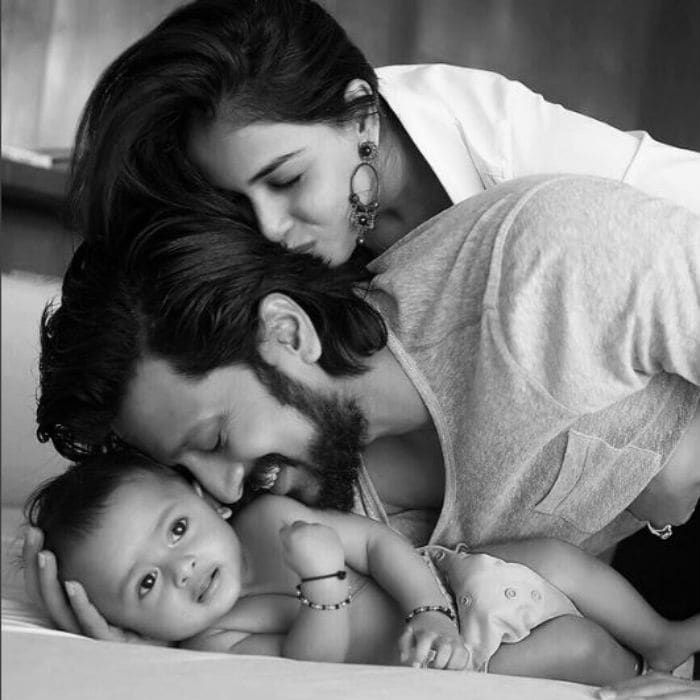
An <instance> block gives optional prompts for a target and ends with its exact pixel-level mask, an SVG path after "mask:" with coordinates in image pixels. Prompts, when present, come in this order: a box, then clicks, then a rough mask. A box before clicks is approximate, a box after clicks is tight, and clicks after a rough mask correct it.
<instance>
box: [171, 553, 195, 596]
mask: <svg viewBox="0 0 700 700" xmlns="http://www.w3.org/2000/svg"><path fill="white" fill-rule="evenodd" d="M196 568H197V561H196V559H195V557H194V555H193V554H187V555H185V556H184V557H180V558H179V559H178V560H177V561H175V562H174V563H173V578H174V580H175V585H176V586H177V587H178V588H182V587H183V586H186V585H187V582H188V581H189V580H190V577H191V576H192V574H193V573H194V571H195V569H196Z"/></svg>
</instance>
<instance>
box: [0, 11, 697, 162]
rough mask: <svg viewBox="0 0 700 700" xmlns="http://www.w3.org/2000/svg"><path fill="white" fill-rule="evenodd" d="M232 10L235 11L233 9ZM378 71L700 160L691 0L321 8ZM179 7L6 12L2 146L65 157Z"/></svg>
mask: <svg viewBox="0 0 700 700" xmlns="http://www.w3.org/2000/svg"><path fill="white" fill-rule="evenodd" d="M234 1H235V0H234ZM322 2H323V4H324V5H325V7H326V8H327V9H328V10H329V11H330V12H331V13H332V14H333V15H334V16H335V17H336V18H337V19H338V20H339V21H340V22H341V24H343V25H344V26H345V27H346V29H347V30H348V33H349V34H350V36H351V37H352V38H353V39H354V40H355V41H356V42H357V43H358V44H359V46H360V47H361V48H362V49H363V50H364V51H365V52H366V53H367V55H368V56H369V58H370V60H371V61H372V62H373V63H374V64H375V65H384V64H387V63H413V62H423V61H430V62H432V61H445V62H449V63H457V64H462V65H469V66H472V67H477V68H486V69H489V70H494V71H497V72H500V73H503V74H504V75H506V76H508V77H511V78H516V79H518V80H521V81H522V82H524V83H525V84H526V85H528V87H530V88H531V89H533V90H535V91H537V92H540V93H542V94H543V95H544V96H545V98H546V99H548V100H550V101H553V102H559V103H561V104H563V105H564V106H566V107H568V108H570V109H574V110H577V111H581V112H584V113H586V114H589V115H591V116H594V117H597V118H599V119H602V120H604V121H607V122H609V123H611V124H613V125H615V126H618V127H620V128H623V129H637V128H644V129H646V130H647V131H649V132H650V133H651V134H652V135H653V136H654V137H656V138H657V139H659V140H661V141H666V142H670V143H673V144H675V145H679V146H685V147H690V148H695V149H699V150H700V2H699V1H698V0H322ZM179 4H181V3H180V2H179V1H178V0H2V130H3V135H2V140H3V143H5V144H11V145H17V146H27V147H52V148H53V147H66V146H69V145H70V143H71V141H72V138H73V132H74V130H75V126H76V123H77V119H78V115H79V113H80V109H81V107H82V105H83V103H84V101H85V99H86V97H87V95H88V92H89V91H90V88H91V86H92V85H93V84H94V82H95V80H96V79H97V77H98V75H99V74H100V72H101V71H102V70H103V69H104V68H105V66H106V65H107V63H108V62H109V61H110V60H111V59H112V58H114V56H116V55H117V54H118V53H119V52H120V51H121V50H122V49H124V48H125V47H126V46H127V45H128V44H130V43H131V42H133V41H134V40H135V39H137V38H138V37H139V36H140V35H141V34H143V33H144V32H146V31H147V30H148V29H150V28H151V27H153V26H154V24H155V23H156V22H157V21H158V20H159V19H160V18H161V17H163V16H164V15H165V14H166V13H167V12H168V11H170V10H171V9H172V8H174V7H176V6H177V5H179Z"/></svg>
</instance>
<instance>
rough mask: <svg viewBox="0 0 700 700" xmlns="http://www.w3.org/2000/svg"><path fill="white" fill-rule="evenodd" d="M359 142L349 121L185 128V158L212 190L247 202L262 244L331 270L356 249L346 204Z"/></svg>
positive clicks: (352, 124) (348, 209)
mask: <svg viewBox="0 0 700 700" xmlns="http://www.w3.org/2000/svg"><path fill="white" fill-rule="evenodd" d="M362 140H363V138H362V135H361V134H360V132H359V127H358V124H357V122H355V121H353V122H351V123H349V124H347V125H346V126H330V125H327V124H296V123H288V122H254V123H252V124H250V125H248V126H243V127H240V128H235V127H232V126H231V125H230V124H227V123H224V122H223V121H222V120H218V121H215V122H213V123H211V124H209V125H206V126H199V127H195V128H194V129H193V131H192V133H191V135H190V142H189V153H190V157H191V158H192V159H193V161H194V162H195V164H196V165H197V166H198V167H199V168H200V169H201V171H202V172H203V173H204V175H205V177H206V178H207V179H208V180H209V181H210V182H211V183H212V184H214V185H216V186H217V187H221V188H224V189H227V190H231V191H233V192H237V193H240V194H242V195H244V196H245V197H247V198H248V199H249V200H250V202H251V203H252V205H253V209H254V210H255V215H256V217H257V220H258V224H259V226H260V229H261V231H262V233H263V235H264V236H265V237H266V238H268V239H269V240H271V241H275V242H278V243H281V244H282V245H284V246H285V247H287V248H289V249H292V250H296V251H299V252H307V253H313V254H315V255H317V256H319V257H322V258H324V259H325V260H326V261H327V262H329V263H330V264H331V265H339V264H341V263H343V262H345V261H346V260H347V259H348V258H349V257H350V255H351V254H352V252H353V250H354V249H355V245H356V239H357V231H356V230H355V229H354V227H353V225H352V223H351V221H350V202H349V199H348V197H349V195H350V177H351V175H352V172H353V170H354V169H355V167H356V166H357V165H358V163H359V162H360V159H359V156H358V152H357V147H358V145H359V143H360V142H361V141H362Z"/></svg>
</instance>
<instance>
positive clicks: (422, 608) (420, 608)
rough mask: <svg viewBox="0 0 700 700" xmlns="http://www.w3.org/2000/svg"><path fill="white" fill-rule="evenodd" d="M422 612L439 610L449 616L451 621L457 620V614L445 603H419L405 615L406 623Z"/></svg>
mask: <svg viewBox="0 0 700 700" xmlns="http://www.w3.org/2000/svg"><path fill="white" fill-rule="evenodd" d="M424 612H439V613H442V614H443V615H446V616H447V617H449V618H450V620H451V621H452V622H456V621H457V616H456V615H455V614H454V613H453V612H452V610H451V609H450V608H448V607H447V606H446V605H420V606H418V607H417V608H413V610H411V612H410V613H408V615H406V624H408V623H409V622H410V621H411V620H412V619H413V618H414V617H415V616H416V615H420V614H421V613H424Z"/></svg>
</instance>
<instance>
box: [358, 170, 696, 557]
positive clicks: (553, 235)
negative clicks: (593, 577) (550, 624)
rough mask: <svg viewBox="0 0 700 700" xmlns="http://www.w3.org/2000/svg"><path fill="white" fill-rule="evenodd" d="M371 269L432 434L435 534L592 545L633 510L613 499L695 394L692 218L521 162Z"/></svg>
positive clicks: (636, 479)
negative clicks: (518, 171)
mask: <svg viewBox="0 0 700 700" xmlns="http://www.w3.org/2000/svg"><path fill="white" fill-rule="evenodd" d="M371 270H372V271H373V272H375V273H376V277H375V278H374V281H373V283H372V291H371V293H370V295H369V297H368V298H369V300H370V302H371V303H372V304H374V305H375V306H376V308H378V309H379V310H380V311H381V313H382V315H383V316H384V318H385V320H386V322H387V325H388V327H389V329H390V336H389V348H390V350H391V351H392V353H393V354H394V355H395V357H396V358H397V360H398V361H399V363H400V364H401V366H402V368H403V369H404V371H405V372H406V374H407V375H408V376H409V377H410V379H411V380H412V382H413V383H414V385H415V386H416V388H417V389H418V391H419V392H420V394H421V396H422V398H423V401H424V402H425V404H426V406H427V408H428V410H429V412H430V414H431V416H432V419H433V421H434V424H435V427H436V429H437V432H438V435H439V438H440V442H441V445H442V452H443V459H444V464H445V469H446V486H445V498H444V503H443V508H442V512H441V515H440V518H439V520H438V522H437V525H436V526H435V529H434V530H433V532H432V536H431V537H430V542H431V543H446V544H453V543H455V542H466V543H467V544H468V545H471V546H476V545H479V544H482V543H486V542H494V541H497V540H503V539H512V538H519V537H526V536H553V537H558V538H561V539H564V540H567V541H569V542H573V543H575V544H578V545H581V546H583V547H585V548H587V549H588V550H590V551H594V552H598V551H601V550H603V549H606V548H607V547H609V546H611V545H612V544H614V543H615V542H617V541H619V540H620V539H622V538H623V537H625V536H627V535H628V534H630V533H631V532H633V531H634V530H636V529H638V528H639V527H640V526H641V523H640V521H638V520H637V519H636V518H634V517H633V516H632V514H631V513H630V512H629V511H627V510H626V508H627V507H628V505H629V504H630V503H631V502H632V501H633V500H634V498H635V497H636V496H637V495H638V494H639V493H640V492H641V491H642V489H643V488H644V487H645V486H646V484H647V483H648V482H649V481H650V479H651V478H652V477H653V476H654V475H655V474H656V473H657V472H658V471H659V470H660V469H661V468H662V466H663V465H664V464H665V462H666V460H667V459H668V457H669V455H670V453H671V452H672V450H673V448H674V446H675V445H676V444H677V442H678V440H679V439H680V437H681V435H682V433H683V430H684V429H685V428H686V426H687V425H688V423H689V421H690V420H691V418H692V416H693V415H694V412H695V410H696V405H697V403H698V399H699V398H700V389H699V388H698V387H699V385H700V218H699V217H698V216H696V215H694V214H692V213H690V212H689V211H686V210H685V209H683V208H680V207H678V206H676V205H674V204H672V203H671V202H668V201H666V200H662V199H654V198H651V197H649V196H647V195H645V194H643V193H641V192H639V191H637V190H635V189H633V188H631V187H629V186H627V185H623V184H620V183H618V182H614V181H609V180H604V179H600V178H594V177H585V176H584V177H580V176H569V175H557V176H544V177H541V176H538V177H534V178H524V179H520V180H515V181H511V182H508V183H506V184H504V185H499V186H497V187H495V188H493V189H491V190H488V191H486V192H484V193H483V194H480V195H477V196H475V197H472V198H470V199H468V200H466V201H464V202H462V203H460V204H457V205H456V206H454V207H452V208H451V209H448V210H447V211H445V212H443V213H441V214H439V215H438V216H436V217H434V218H433V219H431V220H430V221H428V222H426V223H425V224H423V225H421V226H420V227H419V228H417V229H416V230H414V231H412V232H411V233H409V234H408V235H407V236H405V237H404V238H403V239H401V241H399V242H398V243H397V244H396V245H394V246H393V247H392V248H390V249H389V250H388V251H386V252H385V253H384V254H383V255H381V256H380V257H379V258H377V259H376V260H375V261H373V263H372V264H371ZM361 488H362V484H361ZM364 496H365V497H366V498H367V499H368V500H371V498H370V497H371V494H367V493H365V494H364ZM396 526H397V528H398V529H401V530H402V531H404V532H405V533H406V534H408V535H409V536H410V537H411V538H412V539H413V540H414V541H415V542H416V543H421V542H424V541H425V538H426V537H425V535H426V534H427V533H425V532H423V534H422V535H421V534H420V528H418V529H414V530H413V531H412V529H411V524H410V519H409V521H407V520H406V519H405V518H404V519H403V521H401V522H400V523H397V524H396Z"/></svg>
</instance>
